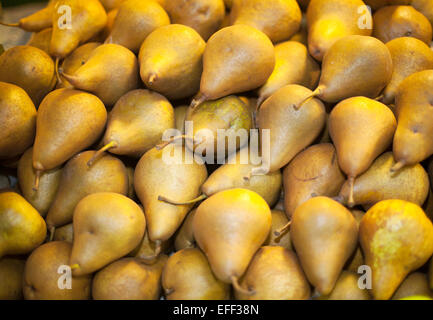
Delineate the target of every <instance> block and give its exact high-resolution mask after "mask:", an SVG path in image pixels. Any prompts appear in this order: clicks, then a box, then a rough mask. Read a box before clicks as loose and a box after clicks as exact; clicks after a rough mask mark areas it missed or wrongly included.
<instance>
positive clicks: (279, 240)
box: [263, 208, 292, 249]
mask: <svg viewBox="0 0 433 320" xmlns="http://www.w3.org/2000/svg"><path fill="white" fill-rule="evenodd" d="M271 214H272V227H271V231H270V232H269V235H268V238H267V239H266V241H265V242H264V243H263V245H266V246H280V247H283V248H287V249H292V242H291V240H290V232H289V230H288V228H286V229H285V230H281V229H282V228H284V227H286V226H287V224H288V223H289V220H288V219H287V216H286V214H285V213H284V211H283V210H278V209H275V208H274V209H273V210H271ZM276 233H278V235H276Z"/></svg>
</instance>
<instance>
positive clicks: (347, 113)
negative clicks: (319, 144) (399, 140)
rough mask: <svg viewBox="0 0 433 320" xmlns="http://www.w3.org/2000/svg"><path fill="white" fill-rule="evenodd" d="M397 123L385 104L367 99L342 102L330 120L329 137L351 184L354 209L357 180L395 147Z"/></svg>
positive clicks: (350, 190)
mask: <svg viewBox="0 0 433 320" xmlns="http://www.w3.org/2000/svg"><path fill="white" fill-rule="evenodd" d="M396 126H397V122H396V120H395V117H394V114H393V113H392V111H391V110H390V109H389V108H388V107H387V106H386V105H384V104H382V103H380V102H378V101H375V100H372V99H369V98H365V97H355V98H349V99H346V100H344V101H342V102H340V103H339V104H338V105H337V106H335V107H334V109H333V110H332V112H331V115H330V117H329V133H330V135H331V138H332V141H333V142H334V145H335V148H336V149H337V155H338V163H339V165H340V168H341V170H343V172H344V173H346V175H347V177H348V180H349V181H348V184H349V194H348V202H347V203H348V204H349V205H350V206H353V204H354V200H353V184H354V182H355V178H356V177H357V176H359V175H360V174H361V173H364V172H365V171H366V170H367V169H368V168H369V167H370V166H371V164H372V163H373V161H374V160H375V159H376V158H377V157H378V156H379V155H380V154H381V153H383V152H384V151H385V150H386V149H387V148H388V147H389V145H390V144H391V142H392V137H393V135H394V132H395V129H396Z"/></svg>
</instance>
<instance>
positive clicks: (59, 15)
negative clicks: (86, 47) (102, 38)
mask: <svg viewBox="0 0 433 320" xmlns="http://www.w3.org/2000/svg"><path fill="white" fill-rule="evenodd" d="M65 8H69V10H70V12H69V13H68V11H66V12H65V11H64V10H65ZM62 9H63V10H62ZM54 10H55V13H54V14H53V17H52V27H53V35H52V37H51V44H50V54H51V56H53V57H55V58H56V59H60V58H65V57H67V56H68V55H69V54H70V53H71V52H72V51H73V50H74V49H75V48H77V47H78V46H79V45H80V44H83V43H86V42H87V41H88V40H90V39H92V38H93V37H94V36H96V35H97V34H98V33H99V32H101V31H102V29H104V27H105V25H106V24H107V13H106V12H105V9H104V7H103V6H102V5H101V3H100V2H99V0H57V2H56V5H55V7H54ZM68 14H69V15H70V17H69V18H70V20H69V19H68ZM68 23H70V25H68Z"/></svg>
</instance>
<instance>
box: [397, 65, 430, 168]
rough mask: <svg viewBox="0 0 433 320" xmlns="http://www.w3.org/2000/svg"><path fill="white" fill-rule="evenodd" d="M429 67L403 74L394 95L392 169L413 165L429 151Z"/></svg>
mask: <svg viewBox="0 0 433 320" xmlns="http://www.w3.org/2000/svg"><path fill="white" fill-rule="evenodd" d="M432 90H433V70H425V71H421V72H417V73H414V74H413V75H411V76H409V77H407V78H406V79H405V80H404V81H403V82H402V83H401V84H400V86H399V89H398V92H397V96H396V102H395V105H396V114H397V120H398V126H397V131H396V132H395V136H394V146H393V152H394V158H395V160H396V161H397V164H396V165H395V166H394V167H393V169H392V170H393V171H397V170H398V169H400V168H401V167H403V166H406V165H413V164H416V163H418V162H421V161H423V160H425V159H427V158H428V157H429V156H431V155H432V154H433V141H432V140H431V139H430V138H431V136H432V135H433V124H432V119H433V110H432V109H433V108H432V102H433V96H432V92H433V91H432Z"/></svg>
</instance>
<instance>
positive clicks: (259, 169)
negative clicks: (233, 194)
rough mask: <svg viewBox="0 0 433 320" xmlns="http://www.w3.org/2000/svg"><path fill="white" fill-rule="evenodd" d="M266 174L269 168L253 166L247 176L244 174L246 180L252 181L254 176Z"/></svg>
mask: <svg viewBox="0 0 433 320" xmlns="http://www.w3.org/2000/svg"><path fill="white" fill-rule="evenodd" d="M265 174H267V170H266V169H265V168H264V167H257V168H253V169H251V171H250V172H249V173H248V174H247V175H246V176H244V180H245V181H250V180H251V178H252V177H254V176H260V175H265Z"/></svg>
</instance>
